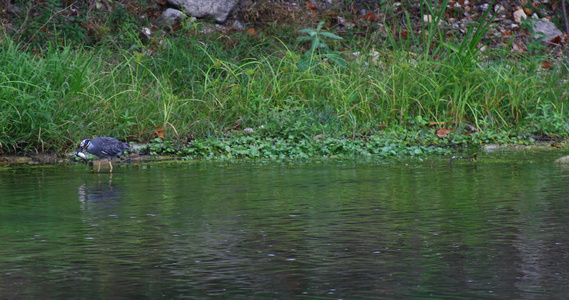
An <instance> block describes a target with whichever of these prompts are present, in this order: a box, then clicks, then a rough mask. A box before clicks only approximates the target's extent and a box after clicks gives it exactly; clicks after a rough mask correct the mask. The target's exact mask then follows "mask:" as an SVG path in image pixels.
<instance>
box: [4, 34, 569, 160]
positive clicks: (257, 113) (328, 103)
mask: <svg viewBox="0 0 569 300" xmlns="http://www.w3.org/2000/svg"><path fill="white" fill-rule="evenodd" d="M480 26H487V24H486V25H485V23H484V24H480ZM429 32H430V34H431V33H432V34H433V36H431V37H418V38H417V40H415V41H413V43H418V44H417V45H418V46H421V45H422V46H423V47H422V48H421V47H416V46H417V45H411V44H409V43H408V42H407V41H398V40H396V39H394V38H393V39H392V40H390V39H387V40H385V41H382V43H383V44H380V43H379V42H378V43H373V42H371V43H364V45H365V46H359V45H362V43H361V42H359V41H357V40H356V39H357V38H356V37H355V36H354V37H352V38H351V39H350V38H346V39H345V40H344V41H341V42H337V44H335V45H333V47H335V48H334V49H335V51H338V53H339V52H341V51H343V52H344V58H345V59H346V62H347V63H346V66H345V67H339V66H338V65H337V64H334V63H333V62H330V61H325V60H321V61H319V62H317V68H316V67H314V68H310V69H308V70H301V69H299V68H298V67H297V65H298V61H299V58H300V56H301V55H302V54H303V53H304V49H302V48H301V45H297V44H285V43H284V42H282V40H281V39H278V38H276V37H259V36H250V35H239V34H235V35H233V36H225V35H223V34H220V35H219V36H215V35H212V36H209V37H199V36H195V35H192V36H187V37H184V38H182V37H179V38H171V39H169V40H167V42H166V43H165V45H166V46H165V47H164V48H159V49H154V52H153V53H151V54H148V53H149V52H146V51H140V52H136V51H120V52H112V51H109V49H106V48H98V49H85V48H71V47H65V48H61V47H59V46H57V45H50V46H49V47H47V48H46V49H45V50H44V51H43V52H42V54H41V55H37V54H31V53H28V52H22V51H19V48H20V47H21V45H20V44H18V43H17V42H14V41H12V40H11V39H9V38H4V39H3V40H2V42H1V43H0V51H1V52H2V53H3V55H2V56H0V152H1V153H21V152H24V153H27V152H32V151H56V152H60V151H62V150H65V149H67V148H69V147H75V146H76V143H77V142H78V141H79V140H81V139H82V138H88V137H93V136H99V135H105V136H115V137H118V138H122V139H125V140H130V141H148V140H150V139H152V138H153V137H154V136H155V135H154V133H155V131H156V130H157V128H158V129H160V128H163V129H165V130H166V138H167V139H181V140H186V139H188V138H205V137H220V136H225V135H227V134H231V132H233V131H238V130H242V129H244V128H247V127H251V128H254V129H256V131H257V133H258V134H261V135H266V136H271V137H289V136H292V137H298V138H311V137H313V136H315V135H319V134H324V135H326V136H329V137H350V138H356V137H357V136H367V135H371V134H378V133H381V132H382V131H384V130H388V129H390V128H396V127H397V128H402V127H403V128H408V127H412V126H421V125H424V124H425V123H426V122H446V124H447V125H446V126H449V127H452V128H459V127H460V126H461V124H463V123H469V124H472V125H474V126H476V127H477V128H479V129H480V130H481V131H484V130H487V129H492V130H497V129H498V130H499V129H504V130H518V129H519V130H522V129H532V128H533V129H534V130H539V129H536V128H535V122H536V121H540V122H543V121H544V118H546V117H545V116H549V117H551V116H554V119H555V120H556V121H555V122H556V124H557V123H559V122H566V120H567V111H566V110H565V107H566V106H565V105H564V103H565V102H566V91H567V90H568V84H567V73H568V72H567V64H566V63H559V64H556V65H554V67H552V68H549V69H542V68H541V67H540V62H539V61H535V60H532V59H529V58H528V59H525V58H523V57H522V58H518V59H511V58H510V57H509V56H508V55H506V54H503V55H500V54H498V55H496V53H485V52H481V51H479V50H478V49H479V48H478V46H480V34H481V31H479V30H476V29H473V30H472V31H470V32H469V33H468V34H467V36H466V38H467V39H469V40H465V41H464V42H462V44H458V45H452V44H449V43H446V42H445V41H442V40H438V43H434V41H436V40H437V39H440V37H441V36H442V35H441V34H438V33H436V28H432V29H431V30H430V31H429ZM287 34H294V33H291V32H288V33H287ZM425 41H426V42H425ZM421 43H423V44H421ZM424 43H428V45H429V47H430V45H435V47H433V48H430V49H427V48H425V47H424V46H425V45H426V44H424ZM381 45H383V46H385V47H381ZM374 49H375V50H379V59H378V60H377V62H374V61H373V60H372V59H371V57H372V56H374V54H372V51H373V50H374ZM419 49H422V50H423V51H422V52H421V51H419ZM356 51H357V52H360V53H362V54H361V55H360V57H358V58H356V59H352V60H350V58H349V57H350V55H349V53H352V52H356ZM532 124H533V125H532ZM532 126H533V127H532ZM548 128H549V129H548V130H549V131H550V132H552V133H556V134H560V135H565V136H567V135H568V134H569V129H567V128H566V127H563V126H557V127H556V126H554V125H551V126H549V127H548Z"/></svg>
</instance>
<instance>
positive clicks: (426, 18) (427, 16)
mask: <svg viewBox="0 0 569 300" xmlns="http://www.w3.org/2000/svg"><path fill="white" fill-rule="evenodd" d="M423 21H424V22H425V23H428V24H430V23H431V22H432V21H433V17H431V15H424V16H423Z"/></svg>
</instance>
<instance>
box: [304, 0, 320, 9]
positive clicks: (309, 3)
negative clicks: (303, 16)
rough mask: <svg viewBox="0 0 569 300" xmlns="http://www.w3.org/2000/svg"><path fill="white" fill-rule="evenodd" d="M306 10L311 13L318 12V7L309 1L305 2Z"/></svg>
mask: <svg viewBox="0 0 569 300" xmlns="http://www.w3.org/2000/svg"><path fill="white" fill-rule="evenodd" d="M306 9H308V10H310V11H312V12H316V11H317V10H318V7H316V5H314V3H312V2H310V1H306Z"/></svg>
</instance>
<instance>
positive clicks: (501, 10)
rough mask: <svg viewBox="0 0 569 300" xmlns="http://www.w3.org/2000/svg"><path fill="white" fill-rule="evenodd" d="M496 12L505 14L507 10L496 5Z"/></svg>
mask: <svg viewBox="0 0 569 300" xmlns="http://www.w3.org/2000/svg"><path fill="white" fill-rule="evenodd" d="M494 11H495V12H496V14H501V13H503V12H504V11H506V9H505V8H504V6H503V5H500V4H496V5H495V6H494Z"/></svg>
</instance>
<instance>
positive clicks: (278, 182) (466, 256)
mask: <svg viewBox="0 0 569 300" xmlns="http://www.w3.org/2000/svg"><path fill="white" fill-rule="evenodd" d="M559 156H562V153H559V152H558V153H552V152H541V153H530V152H523V153H505V154H504V153H493V154H483V155H480V156H479V158H478V160H477V161H476V162H472V163H468V162H466V161H462V160H460V161H457V160H455V161H453V163H452V164H449V163H448V158H437V157H436V158H432V159H425V160H424V161H418V160H410V161H393V162H377V161H349V162H347V161H334V160H319V161H310V162H257V161H238V162H218V163H210V162H172V163H160V164H121V165H117V164H115V170H114V171H115V172H114V173H113V174H112V175H110V174H109V173H106V172H104V173H103V172H102V173H99V174H97V173H91V172H89V168H88V167H86V166H84V165H72V166H39V167H11V168H3V169H0V298H1V299H103V298H104V299H564V298H565V297H566V296H567V294H568V293H569V217H568V215H569V196H568V195H569V170H567V169H563V168H561V167H560V166H558V165H556V164H554V163H553V160H554V159H555V158H557V157H559Z"/></svg>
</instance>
